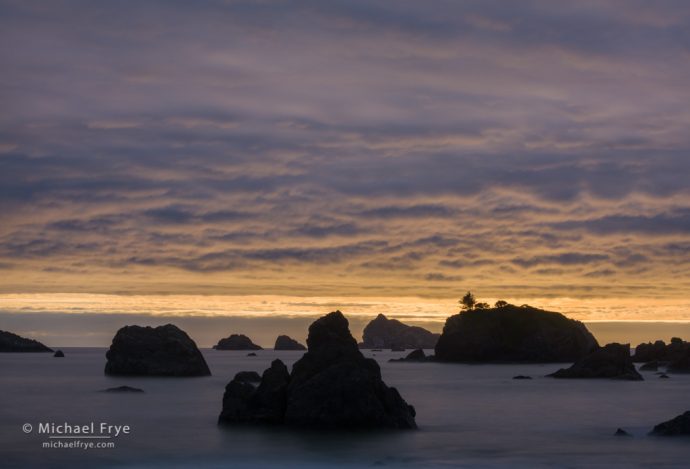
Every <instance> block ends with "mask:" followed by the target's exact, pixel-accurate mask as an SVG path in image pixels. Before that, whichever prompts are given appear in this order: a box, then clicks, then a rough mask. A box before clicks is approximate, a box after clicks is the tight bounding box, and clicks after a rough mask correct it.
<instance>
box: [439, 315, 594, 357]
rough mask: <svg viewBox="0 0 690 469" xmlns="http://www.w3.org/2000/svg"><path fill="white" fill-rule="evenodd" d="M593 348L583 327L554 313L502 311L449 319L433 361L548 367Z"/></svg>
mask: <svg viewBox="0 0 690 469" xmlns="http://www.w3.org/2000/svg"><path fill="white" fill-rule="evenodd" d="M597 347H598V344H597V341H596V339H595V338H594V336H593V335H592V334H591V333H590V332H589V331H588V330H587V328H586V327H585V325H584V324H582V323H581V322H579V321H575V320H573V319H568V318H567V317H565V316H563V315H562V314H560V313H554V312H549V311H543V310H540V309H537V308H532V307H530V306H523V307H518V306H514V305H507V306H503V307H501V308H488V309H478V310H469V311H463V312H461V313H459V314H456V315H454V316H451V317H449V318H448V319H447V320H446V324H445V326H444V327H443V333H442V334H441V337H440V338H439V340H438V343H437V344H436V360H438V361H448V362H469V363H491V362H499V363H500V362H503V363H510V362H522V363H530V362H531V363H548V362H569V361H575V360H578V359H580V358H582V357H584V356H585V355H587V354H588V353H589V352H591V351H592V350H595V349H596V348H597Z"/></svg>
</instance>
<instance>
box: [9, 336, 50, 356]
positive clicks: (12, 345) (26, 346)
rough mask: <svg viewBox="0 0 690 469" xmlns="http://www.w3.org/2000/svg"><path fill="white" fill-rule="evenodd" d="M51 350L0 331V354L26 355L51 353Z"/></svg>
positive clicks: (38, 343)
mask: <svg viewBox="0 0 690 469" xmlns="http://www.w3.org/2000/svg"><path fill="white" fill-rule="evenodd" d="M52 351H53V350H52V349H50V348H48V347H46V346H45V345H43V344H42V343H40V342H39V341H37V340H33V339H25V338H24V337H21V336H18V335H17V334H12V333H11V332H6V331H0V352H3V353H4V352H12V353H28V352H52Z"/></svg>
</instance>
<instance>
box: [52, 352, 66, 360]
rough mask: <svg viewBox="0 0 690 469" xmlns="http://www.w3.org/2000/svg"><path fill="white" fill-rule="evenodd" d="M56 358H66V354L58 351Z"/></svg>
mask: <svg viewBox="0 0 690 469" xmlns="http://www.w3.org/2000/svg"><path fill="white" fill-rule="evenodd" d="M53 356H54V357H55V358H65V353H64V352H63V351H62V350H58V351H56V352H55V354H54V355H53Z"/></svg>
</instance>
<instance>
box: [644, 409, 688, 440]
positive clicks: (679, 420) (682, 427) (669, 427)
mask: <svg viewBox="0 0 690 469" xmlns="http://www.w3.org/2000/svg"><path fill="white" fill-rule="evenodd" d="M650 435H658V436H679V435H690V411H687V412H685V413H683V414H681V415H679V416H678V417H675V418H672V419H671V420H668V421H666V422H662V423H660V424H659V425H657V426H655V427H654V429H653V430H652V431H651V432H650Z"/></svg>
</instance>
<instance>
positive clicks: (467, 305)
mask: <svg viewBox="0 0 690 469" xmlns="http://www.w3.org/2000/svg"><path fill="white" fill-rule="evenodd" d="M460 304H461V305H462V309H463V311H470V310H472V309H474V306H475V305H476V304H477V299H476V298H475V297H474V295H473V294H472V292H469V291H468V292H467V293H466V294H465V296H463V297H462V300H460Z"/></svg>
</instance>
